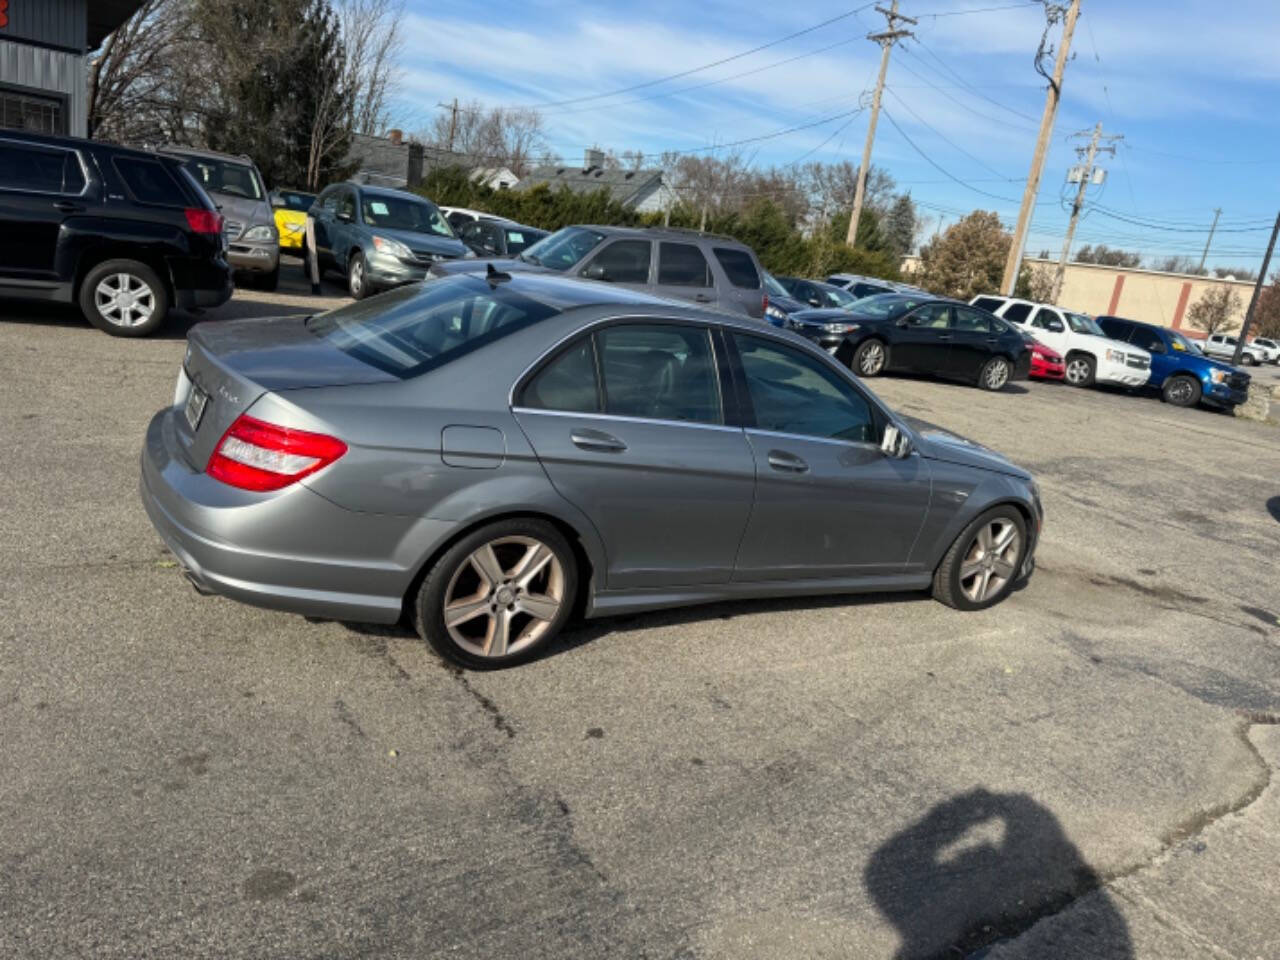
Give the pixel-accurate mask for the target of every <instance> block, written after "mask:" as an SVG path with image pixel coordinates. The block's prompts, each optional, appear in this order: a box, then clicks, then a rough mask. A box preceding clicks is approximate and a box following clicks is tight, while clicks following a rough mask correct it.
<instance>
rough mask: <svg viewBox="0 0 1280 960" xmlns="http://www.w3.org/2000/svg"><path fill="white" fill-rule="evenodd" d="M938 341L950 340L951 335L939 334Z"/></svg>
mask: <svg viewBox="0 0 1280 960" xmlns="http://www.w3.org/2000/svg"><path fill="white" fill-rule="evenodd" d="M938 339H939V340H950V339H951V334H949V333H940V334H938Z"/></svg>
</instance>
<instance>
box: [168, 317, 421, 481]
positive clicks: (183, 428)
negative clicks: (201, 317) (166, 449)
mask: <svg viewBox="0 0 1280 960" xmlns="http://www.w3.org/2000/svg"><path fill="white" fill-rule="evenodd" d="M305 324H306V318H305V317H273V318H268V319H264V320H233V321H230V322H223V323H201V324H198V325H197V326H196V327H194V328H193V329H192V330H191V333H190V334H189V335H188V337H187V354H186V359H185V360H184V361H183V365H182V366H183V370H184V372H185V374H186V377H187V379H188V380H190V381H191V384H192V391H196V390H198V391H200V392H201V393H203V394H204V396H206V397H207V398H208V399H207V400H205V401H203V410H202V411H200V414H199V416H198V417H195V416H192V417H188V412H189V411H190V412H191V413H192V414H194V413H195V410H194V407H195V406H199V405H200V401H199V397H198V395H197V399H196V401H194V402H193V403H188V402H187V399H189V398H190V392H189V393H188V397H187V399H183V400H181V402H180V404H179V406H180V409H179V410H178V411H177V418H176V422H177V428H178V435H179V437H180V438H181V439H182V442H183V445H184V446H185V447H186V450H187V454H188V456H189V457H190V460H191V463H192V465H193V466H195V467H198V468H200V469H203V468H204V465H205V464H206V463H208V462H209V457H210V455H212V453H213V451H214V448H215V447H216V446H217V445H218V441H219V440H221V439H222V435H223V434H224V433H226V432H227V428H228V427H230V426H231V424H232V423H233V422H235V419H236V417H238V416H240V414H242V413H244V412H245V411H247V410H248V409H249V408H250V407H251V406H252V405H253V404H254V402H255V401H256V400H257V399H258V398H259V397H261V396H262V395H263V394H264V393H267V392H268V391H276V392H278V391H285V390H297V389H302V388H306V387H332V386H344V385H348V384H365V383H385V382H388V381H394V380H395V379H396V378H395V377H394V376H392V375H391V374H389V373H386V372H384V371H382V370H378V369H377V368H375V367H371V366H369V365H368V364H366V363H362V362H361V361H359V360H357V359H355V358H354V357H352V356H350V355H349V354H346V353H344V352H342V351H341V350H339V349H338V348H336V347H334V346H332V345H331V344H330V343H329V342H327V341H325V340H322V339H320V338H319V337H316V336H313V335H312V334H311V333H310V331H308V330H307V328H306V325H305ZM192 419H194V420H195V423H194V425H193V424H192V422H191V420H192Z"/></svg>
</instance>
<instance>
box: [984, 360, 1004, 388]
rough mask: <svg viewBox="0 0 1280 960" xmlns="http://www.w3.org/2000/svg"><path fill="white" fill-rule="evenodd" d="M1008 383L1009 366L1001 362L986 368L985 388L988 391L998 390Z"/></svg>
mask: <svg viewBox="0 0 1280 960" xmlns="http://www.w3.org/2000/svg"><path fill="white" fill-rule="evenodd" d="M1008 382H1009V365H1008V364H1007V363H1005V362H1004V361H1003V360H1000V361H997V362H996V363H993V364H991V365H990V366H989V367H987V376H986V386H987V389H988V390H999V389H1000V388H1002V387H1003V386H1004V385H1005V384H1006V383H1008Z"/></svg>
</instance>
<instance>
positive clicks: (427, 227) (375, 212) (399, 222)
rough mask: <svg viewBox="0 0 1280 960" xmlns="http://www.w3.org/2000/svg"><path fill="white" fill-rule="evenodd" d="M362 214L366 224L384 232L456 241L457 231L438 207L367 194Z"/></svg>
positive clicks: (401, 198)
mask: <svg viewBox="0 0 1280 960" xmlns="http://www.w3.org/2000/svg"><path fill="white" fill-rule="evenodd" d="M362 201H363V202H362V203H361V205H360V207H361V213H363V214H364V222H365V223H366V224H367V225H368V226H371V227H382V228H383V229H384V230H408V231H410V232H411V233H430V234H434V235H435V236H437V237H452V236H453V235H454V233H453V227H451V226H449V221H448V220H446V219H445V218H444V217H443V216H442V215H441V213H440V211H439V210H437V209H436V206H435V204H433V203H427V201H425V200H415V199H413V198H412V197H392V196H388V195H386V194H365V195H364V196H363V197H362Z"/></svg>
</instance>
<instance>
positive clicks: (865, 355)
mask: <svg viewBox="0 0 1280 960" xmlns="http://www.w3.org/2000/svg"><path fill="white" fill-rule="evenodd" d="M888 365H889V347H888V345H887V344H886V343H885V342H884V341H883V340H880V339H877V338H876V337H870V338H869V339H867V340H863V341H862V342H861V343H860V344H858V349H857V350H855V351H854V352H853V362H852V363H851V364H850V367H851V368H852V370H853V372H854V373H856V374H857V375H858V376H860V377H878V376H880V374H882V373H884V371H885V368H886V367H887V366H888Z"/></svg>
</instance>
